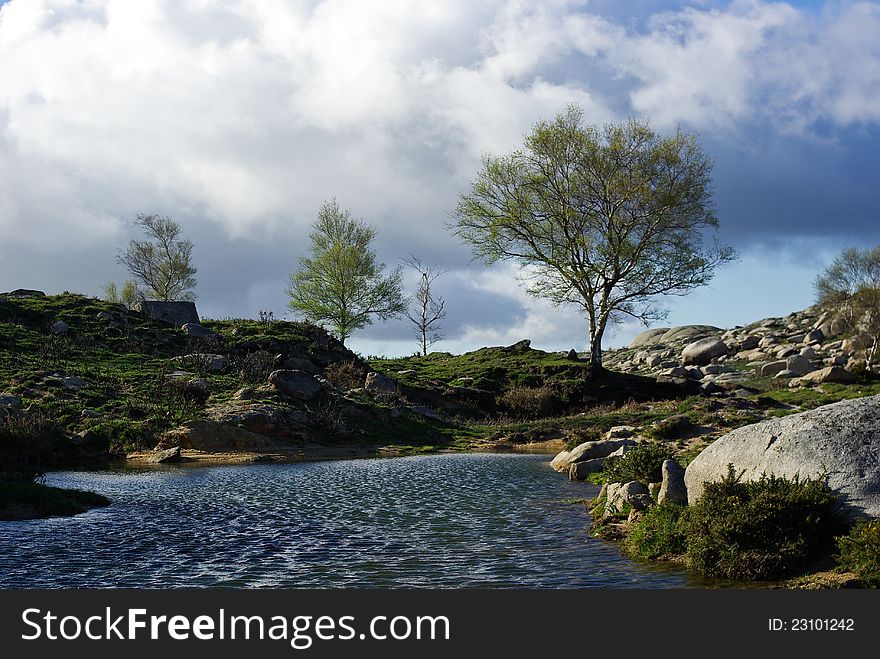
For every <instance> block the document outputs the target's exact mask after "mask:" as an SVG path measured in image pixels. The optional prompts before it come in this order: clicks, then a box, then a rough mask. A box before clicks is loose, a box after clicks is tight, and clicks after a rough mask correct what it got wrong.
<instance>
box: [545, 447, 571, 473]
mask: <svg viewBox="0 0 880 659" xmlns="http://www.w3.org/2000/svg"><path fill="white" fill-rule="evenodd" d="M570 465H571V452H570V451H560V452H559V453H557V454H556V457H555V458H553V459H552V460H551V461H550V466H551V467H553V469H555V470H556V471H568V468H569V466H570Z"/></svg>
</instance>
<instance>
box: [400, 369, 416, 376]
mask: <svg viewBox="0 0 880 659" xmlns="http://www.w3.org/2000/svg"><path fill="white" fill-rule="evenodd" d="M415 372H416V369H414V368H405V369H403V370H402V371H397V374H398V375H412V374H413V373H415Z"/></svg>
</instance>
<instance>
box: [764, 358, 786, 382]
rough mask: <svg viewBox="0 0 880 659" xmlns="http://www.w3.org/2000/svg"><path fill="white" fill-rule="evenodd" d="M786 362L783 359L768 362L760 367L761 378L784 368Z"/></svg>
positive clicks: (770, 376) (779, 371)
mask: <svg viewBox="0 0 880 659" xmlns="http://www.w3.org/2000/svg"><path fill="white" fill-rule="evenodd" d="M785 367H786V362H785V361H784V360H782V361H778V362H770V363H769V364H764V365H763V366H762V367H761V377H762V378H772V377H773V376H774V375H776V374H778V373H781V372H782V371H784V370H785Z"/></svg>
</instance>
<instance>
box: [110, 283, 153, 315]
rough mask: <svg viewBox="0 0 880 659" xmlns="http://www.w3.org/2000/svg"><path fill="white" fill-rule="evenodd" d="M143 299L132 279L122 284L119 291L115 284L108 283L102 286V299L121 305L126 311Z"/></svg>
mask: <svg viewBox="0 0 880 659" xmlns="http://www.w3.org/2000/svg"><path fill="white" fill-rule="evenodd" d="M143 297H144V295H143V293H141V292H140V291H139V290H138V285H137V282H136V281H134V280H133V279H128V280H126V281H125V282H123V284H122V290H121V291H120V290H119V289H118V288H117V286H116V282H113V281H108V282H107V283H106V284H104V299H105V300H107V302H112V303H113V304H121V305H123V306H125V308H126V309H133V308H134V306H135V304H137V303H138V302H140V301H141V299H143Z"/></svg>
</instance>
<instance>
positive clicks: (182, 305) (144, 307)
mask: <svg viewBox="0 0 880 659" xmlns="http://www.w3.org/2000/svg"><path fill="white" fill-rule="evenodd" d="M134 308H135V311H140V312H141V313H142V314H143V315H145V316H146V317H147V318H149V319H150V320H157V321H159V322H163V323H168V324H170V325H174V326H175V327H183V326H184V325H198V324H199V313H198V311H196V305H195V303H194V302H186V301H177V302H161V301H159V300H144V301H143V302H139V303H138V304H136V305H135V307H134Z"/></svg>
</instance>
